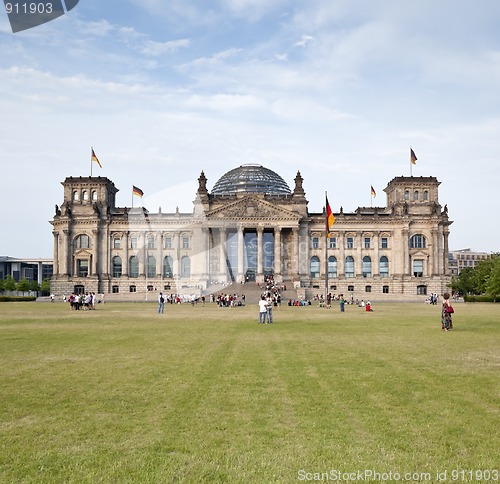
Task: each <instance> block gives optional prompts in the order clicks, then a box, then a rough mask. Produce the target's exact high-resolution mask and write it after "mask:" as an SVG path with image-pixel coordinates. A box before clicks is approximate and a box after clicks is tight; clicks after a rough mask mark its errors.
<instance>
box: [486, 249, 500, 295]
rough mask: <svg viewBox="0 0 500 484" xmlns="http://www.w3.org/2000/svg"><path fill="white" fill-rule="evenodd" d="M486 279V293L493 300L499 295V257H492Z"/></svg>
mask: <svg viewBox="0 0 500 484" xmlns="http://www.w3.org/2000/svg"><path fill="white" fill-rule="evenodd" d="M492 260H493V264H492V268H491V272H490V275H489V277H488V281H487V282H486V293H487V294H488V295H489V296H492V297H493V299H494V300H496V298H497V297H498V296H500V257H498V256H497V257H494V258H493V259H492Z"/></svg>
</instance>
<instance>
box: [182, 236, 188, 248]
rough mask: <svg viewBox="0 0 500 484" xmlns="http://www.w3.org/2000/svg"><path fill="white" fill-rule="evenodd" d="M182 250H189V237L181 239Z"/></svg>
mask: <svg viewBox="0 0 500 484" xmlns="http://www.w3.org/2000/svg"><path fill="white" fill-rule="evenodd" d="M182 248H183V249H189V237H182Z"/></svg>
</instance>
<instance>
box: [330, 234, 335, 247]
mask: <svg viewBox="0 0 500 484" xmlns="http://www.w3.org/2000/svg"><path fill="white" fill-rule="evenodd" d="M336 248H337V237H330V249H336Z"/></svg>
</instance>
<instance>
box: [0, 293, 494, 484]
mask: <svg viewBox="0 0 500 484" xmlns="http://www.w3.org/2000/svg"><path fill="white" fill-rule="evenodd" d="M374 309H375V311H374V312H373V313H366V312H365V311H363V310H361V309H360V308H356V307H350V306H347V307H346V312H345V313H340V312H339V310H338V307H334V308H333V309H331V310H326V309H320V308H316V307H312V306H311V307H299V308H289V307H282V308H281V309H280V310H279V311H275V312H274V317H275V324H273V325H259V324H257V319H258V312H257V311H258V309H257V306H256V305H255V306H252V307H244V308H224V309H221V308H217V307H215V306H212V305H207V306H205V307H202V306H201V305H198V306H196V307H191V306H190V305H182V306H170V305H166V313H165V314H164V315H158V314H157V313H156V304H145V303H137V304H132V303H130V304H128V303H122V304H118V303H114V304H112V303H108V304H106V305H99V306H98V308H97V310H96V311H93V312H92V311H79V312H76V311H70V310H69V308H68V306H67V305H66V304H63V303H56V304H50V303H43V304H42V303H2V304H0V384H1V399H0V482H2V483H3V482H75V483H85V482H120V483H121V482H155V483H156V482H231V483H235V482H247V483H271V482H297V481H299V482H300V481H310V480H314V479H316V480H317V479H318V478H319V477H323V480H326V477H329V478H330V481H334V482H335V480H334V479H333V478H334V477H336V476H337V477H341V479H338V480H337V482H348V481H349V479H351V478H352V477H354V476H353V475H352V473H355V472H365V470H366V471H371V472H378V473H380V474H381V475H380V479H373V480H375V481H376V480H383V478H384V477H387V479H385V480H386V482H397V479H390V477H391V475H389V473H392V475H394V474H395V473H396V478H397V475H398V474H400V476H401V480H400V482H401V481H402V480H403V478H404V477H405V475H406V474H407V473H410V474H412V475H413V474H414V473H421V477H419V476H420V474H418V475H417V474H415V475H413V476H412V479H411V480H410V482H424V481H427V482H436V481H437V478H436V473H437V472H441V477H443V476H444V474H442V473H443V472H445V471H446V472H447V475H446V477H447V480H446V482H452V478H451V477H452V472H453V471H465V472H466V473H467V474H465V473H462V474H454V476H457V477H458V479H457V480H456V481H455V482H479V481H481V482H494V476H495V474H494V473H492V474H491V479H490V480H489V481H488V480H487V479H484V478H485V477H487V475H486V474H483V475H482V477H483V479H481V480H479V479H477V477H478V475H474V476H472V474H468V472H469V471H474V472H475V471H482V472H484V471H487V470H489V471H491V472H493V471H494V469H496V470H497V472H498V469H499V464H500V462H499V453H500V445H499V444H500V438H499V428H500V418H499V417H500V411H499V408H500V371H499V370H500V337H499V336H500V305H498V304H497V305H496V306H495V305H488V304H480V305H479V304H476V305H472V304H460V305H457V306H456V312H455V314H454V330H453V331H452V332H449V333H444V332H443V331H441V329H440V307H436V306H429V305H425V304H389V303H387V304H380V305H376V306H375V308H374ZM315 473H318V474H315ZM320 473H322V474H320ZM324 473H328V475H325V474H324ZM335 473H338V474H335ZM343 473H350V474H351V475H349V476H347V475H345V474H343ZM382 473H386V474H385V475H382ZM363 475H364V476H368V477H369V474H366V473H365V474H363ZM496 475H497V480H500V476H498V474H496ZM375 477H377V476H375ZM406 477H407V478H409V474H408V475H407V476H406ZM428 477H431V479H430V480H429V479H427V478H428ZM359 481H360V480H359V479H356V480H352V479H351V480H350V482H359ZM442 482H443V481H442Z"/></svg>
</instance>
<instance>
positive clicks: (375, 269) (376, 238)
mask: <svg viewBox="0 0 500 484" xmlns="http://www.w3.org/2000/svg"><path fill="white" fill-rule="evenodd" d="M373 259H374V260H372V275H375V274H377V275H378V276H380V232H375V233H374V235H373Z"/></svg>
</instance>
